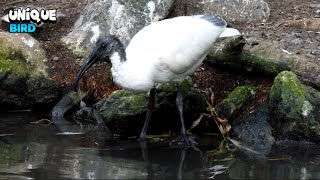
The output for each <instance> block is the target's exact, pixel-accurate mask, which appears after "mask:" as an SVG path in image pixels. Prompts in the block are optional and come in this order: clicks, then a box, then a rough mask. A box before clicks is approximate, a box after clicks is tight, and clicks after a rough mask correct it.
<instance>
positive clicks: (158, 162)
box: [0, 113, 320, 179]
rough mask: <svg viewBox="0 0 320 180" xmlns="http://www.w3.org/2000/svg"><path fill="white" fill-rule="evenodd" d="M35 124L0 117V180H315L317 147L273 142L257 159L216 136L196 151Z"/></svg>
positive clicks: (319, 162) (26, 116)
mask: <svg viewBox="0 0 320 180" xmlns="http://www.w3.org/2000/svg"><path fill="white" fill-rule="evenodd" d="M37 120H39V118H37V117H35V116H34V115H32V114H30V113H19V114H12V113H11V114H1V116H0V179H131V178H135V179H209V178H212V179H320V146H316V145H306V144H304V145H301V144H300V145H297V144H288V143H286V145H283V144H282V145H279V144H278V145H274V146H273V147H272V148H271V151H270V153H268V155H267V156H266V157H261V156H254V155H253V156H252V154H251V155H250V153H246V152H245V151H246V150H235V149H237V148H232V149H233V150H232V151H228V150H226V146H220V148H219V145H220V142H221V139H219V138H217V137H215V136H209V137H208V136H207V137H202V138H201V139H200V140H201V142H203V143H202V145H200V146H197V147H195V148H191V147H190V148H174V147H169V146H168V145H167V144H166V143H151V144H150V143H149V144H147V145H145V144H142V143H139V142H137V141H135V140H132V141H123V140H122V141H111V140H108V139H106V138H103V137H99V138H97V137H93V136H90V135H79V134H78V135H61V134H59V132H58V130H57V129H56V127H55V126H53V125H50V126H44V125H39V124H33V123H30V122H33V121H37ZM17 122H19V124H17ZM208 142H209V143H208ZM210 142H211V143H210Z"/></svg>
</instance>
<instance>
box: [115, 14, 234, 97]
mask: <svg viewBox="0 0 320 180" xmlns="http://www.w3.org/2000/svg"><path fill="white" fill-rule="evenodd" d="M200 17H201V16H182V17H176V18H173V19H167V20H163V21H160V22H157V23H154V24H151V25H149V26H147V27H145V28H143V29H142V30H141V31H139V32H138V33H137V34H136V35H135V36H134V37H133V38H132V40H131V42H130V43H129V45H128V47H127V48H126V55H127V61H126V62H125V63H123V64H121V65H120V64H119V65H120V67H115V66H114V65H115V64H118V63H117V62H116V61H118V60H117V59H118V57H117V56H116V55H115V56H111V57H110V59H111V61H112V63H113V64H114V65H113V68H112V74H113V76H114V81H115V82H116V83H117V84H118V85H120V86H121V87H123V88H125V89H130V90H133V91H148V90H150V89H151V88H153V86H154V83H164V82H181V81H182V80H183V79H184V78H185V77H186V76H188V75H190V74H192V73H193V72H194V71H195V69H197V68H198V67H199V66H200V65H201V63H202V61H203V60H204V58H205V57H206V55H207V54H208V52H209V50H210V48H211V46H212V45H213V43H214V42H215V41H216V40H217V38H219V36H220V35H221V33H223V32H224V31H225V30H226V24H225V25H224V26H215V25H214V24H212V23H211V22H209V21H207V20H205V19H201V18H200ZM222 21H223V20H222ZM227 29H228V30H229V29H230V28H227ZM232 30H234V29H232ZM235 31H236V33H237V34H232V35H239V34H240V33H239V31H237V30H235ZM233 33H234V32H233ZM226 35H228V34H225V36H226ZM229 35H230V34H229Z"/></svg>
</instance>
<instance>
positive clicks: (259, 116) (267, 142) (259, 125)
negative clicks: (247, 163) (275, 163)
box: [233, 104, 275, 157]
mask: <svg viewBox="0 0 320 180" xmlns="http://www.w3.org/2000/svg"><path fill="white" fill-rule="evenodd" d="M268 120H269V111H268V105H267V104H263V105H260V106H258V107H256V108H255V110H254V111H253V112H250V113H248V114H247V115H246V116H245V117H244V118H243V119H242V120H241V121H240V123H239V124H237V125H234V126H233V130H234V136H236V137H237V138H238V139H239V141H240V142H241V144H243V145H245V146H246V147H249V148H250V149H252V150H254V151H255V152H257V153H258V154H259V156H261V157H266V156H267V155H268V154H269V153H270V151H271V147H272V145H273V143H274V142H275V139H274V137H273V136H272V129H271V126H270V124H269V122H268ZM247 154H248V153H247ZM251 155H252V154H251Z"/></svg>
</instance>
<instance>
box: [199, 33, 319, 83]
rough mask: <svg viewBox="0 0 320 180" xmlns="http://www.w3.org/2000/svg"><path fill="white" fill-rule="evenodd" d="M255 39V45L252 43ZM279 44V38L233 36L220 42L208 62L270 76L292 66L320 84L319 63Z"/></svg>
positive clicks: (313, 81)
mask: <svg viewBox="0 0 320 180" xmlns="http://www.w3.org/2000/svg"><path fill="white" fill-rule="evenodd" d="M250 42H252V43H250ZM253 42H254V44H255V45H254V46H251V45H252V44H253ZM277 44H278V43H277V42H275V41H262V42H259V43H257V42H256V41H255V40H254V39H253V40H252V39H249V40H246V39H244V38H243V37H238V38H233V39H230V40H228V41H227V42H226V43H224V44H220V43H216V44H215V47H214V49H213V50H212V51H211V52H210V53H209V55H208V56H207V60H206V61H205V62H207V63H208V64H209V65H211V66H214V67H217V66H218V67H219V66H220V67H223V68H231V69H232V68H233V69H236V70H244V71H246V72H253V73H263V74H265V75H270V76H276V75H278V74H279V73H280V72H282V71H286V70H290V71H292V72H294V73H296V74H297V75H298V76H299V77H300V78H301V79H303V81H305V82H308V83H309V84H311V85H313V86H316V87H320V75H319V74H320V66H319V63H318V62H316V61H315V60H309V59H307V58H306V57H305V56H299V55H295V54H293V53H291V52H289V51H287V50H285V49H281V48H279V47H278V46H277Z"/></svg>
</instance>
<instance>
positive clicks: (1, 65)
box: [0, 32, 61, 111]
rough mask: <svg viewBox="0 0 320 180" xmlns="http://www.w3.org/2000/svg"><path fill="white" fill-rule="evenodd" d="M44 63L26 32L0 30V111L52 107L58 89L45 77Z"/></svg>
mask: <svg viewBox="0 0 320 180" xmlns="http://www.w3.org/2000/svg"><path fill="white" fill-rule="evenodd" d="M46 62H47V58H46V53H45V51H44V50H43V49H42V48H41V45H40V43H39V42H38V41H36V40H35V39H34V38H32V37H31V36H29V35H28V34H17V33H15V34H14V33H6V32H0V82H1V83H0V105H1V107H3V108H2V109H1V110H0V111H7V110H15V109H29V108H32V109H47V108H49V109H50V108H52V106H53V105H54V103H56V101H57V100H58V99H59V98H60V94H61V91H60V90H59V88H58V87H57V86H56V85H55V84H54V83H53V81H52V80H51V79H49V78H48V73H47V65H46V64H45V63H46Z"/></svg>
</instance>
